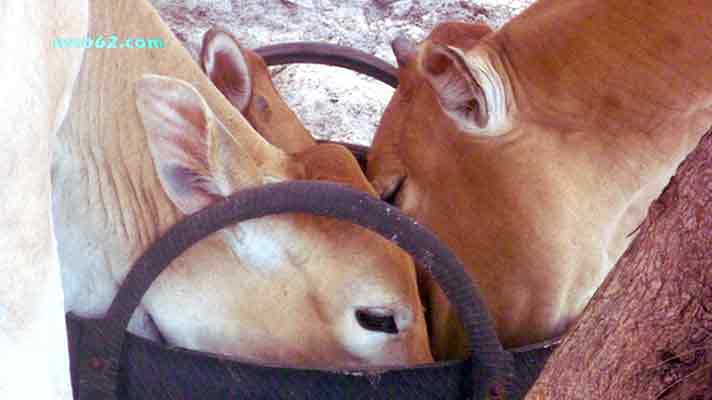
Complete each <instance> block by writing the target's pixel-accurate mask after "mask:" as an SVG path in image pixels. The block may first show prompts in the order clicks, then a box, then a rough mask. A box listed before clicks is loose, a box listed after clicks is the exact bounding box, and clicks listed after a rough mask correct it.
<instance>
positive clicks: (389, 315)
mask: <svg viewBox="0 0 712 400" xmlns="http://www.w3.org/2000/svg"><path fill="white" fill-rule="evenodd" d="M356 321H358V324H359V325H361V327H362V328H363V329H366V330H367V331H374V332H383V333H388V334H391V335H397V334H398V325H396V320H395V319H394V318H393V312H391V311H389V310H386V309H383V308H362V309H358V310H356Z"/></svg>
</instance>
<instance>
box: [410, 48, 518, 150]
mask: <svg viewBox="0 0 712 400" xmlns="http://www.w3.org/2000/svg"><path fill="white" fill-rule="evenodd" d="M420 66H421V70H422V71H423V74H424V75H425V77H426V79H427V80H428V81H429V82H430V84H431V85H432V87H433V89H434V90H435V92H436V93H437V96H438V100H439V101H440V105H441V106H442V108H443V110H444V111H445V113H446V114H447V115H448V116H449V117H450V118H452V119H453V121H454V122H455V123H456V124H457V125H458V127H459V128H460V129H461V130H462V131H465V132H468V133H472V134H477V135H486V136H496V135H499V134H502V133H503V132H504V130H503V129H502V127H503V126H502V125H503V124H502V122H503V120H505V119H506V115H505V114H506V106H505V104H504V101H505V98H504V89H503V86H502V85H501V80H500V79H499V77H498V76H496V75H497V73H496V72H495V71H494V68H492V67H491V66H489V64H488V62H487V61H485V60H482V59H480V58H479V56H473V57H471V59H468V58H467V57H466V56H465V54H464V53H463V52H462V50H460V49H458V48H455V47H451V46H444V45H439V44H433V43H432V42H426V43H425V44H424V46H423V50H422V53H421V57H420Z"/></svg>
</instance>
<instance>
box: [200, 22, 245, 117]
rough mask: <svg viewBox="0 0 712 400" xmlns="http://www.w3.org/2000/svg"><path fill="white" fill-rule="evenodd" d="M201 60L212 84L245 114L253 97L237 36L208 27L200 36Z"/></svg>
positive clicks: (243, 55)
mask: <svg viewBox="0 0 712 400" xmlns="http://www.w3.org/2000/svg"><path fill="white" fill-rule="evenodd" d="M200 63H201V66H202V68H203V71H205V73H206V74H207V75H208V76H209V77H210V80H211V81H212V82H213V84H214V85H215V87H217V88H218V90H220V92H221V93H222V94H223V95H224V96H225V97H226V98H227V99H228V100H230V103H232V105H234V106H235V107H236V108H237V109H238V110H240V112H241V113H243V114H244V113H245V110H246V109H247V106H248V105H249V104H250V100H251V99H252V73H251V71H250V67H249V63H248V62H247V59H246V57H245V54H244V53H243V52H242V49H241V48H240V45H239V44H238V42H237V39H235V37H234V36H232V34H231V33H229V32H227V31H225V30H223V29H220V28H212V29H210V30H209V31H208V32H207V33H206V34H205V36H203V48H202V50H201V51H200Z"/></svg>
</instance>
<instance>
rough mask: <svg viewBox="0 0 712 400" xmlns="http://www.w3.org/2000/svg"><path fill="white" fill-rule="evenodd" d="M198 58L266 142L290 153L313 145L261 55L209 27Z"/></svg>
mask: <svg viewBox="0 0 712 400" xmlns="http://www.w3.org/2000/svg"><path fill="white" fill-rule="evenodd" d="M200 60H201V65H202V67H203V71H205V73H206V74H208V76H209V77H210V80H211V81H212V82H213V84H214V85H215V87H217V88H218V89H219V90H220V92H222V93H223V94H224V95H225V97H227V99H228V100H230V102H231V103H232V104H233V105H234V106H235V107H237V108H238V109H239V110H240V112H241V113H242V115H244V116H245V118H246V119H247V120H248V121H249V122H250V124H251V125H252V126H253V127H254V128H255V130H256V131H257V132H259V133H260V135H262V137H264V138H265V139H267V141H268V142H270V143H272V144H273V145H275V146H277V147H279V148H280V149H282V150H284V151H286V152H287V153H292V154H293V153H297V152H299V151H302V150H305V149H307V148H309V147H311V146H313V145H314V144H315V141H314V139H313V138H312V137H311V135H310V134H309V132H308V131H307V129H306V128H305V127H304V125H302V123H301V122H300V121H299V119H298V118H297V116H296V115H295V114H294V112H293V111H292V110H291V109H290V108H289V106H287V104H286V103H285V102H284V100H283V99H282V97H281V96H280V95H279V92H277V90H276V89H275V87H274V84H273V83H272V78H271V77H270V74H269V69H268V68H267V64H265V62H264V60H263V59H262V57H260V56H258V55H257V54H255V53H254V52H253V51H251V50H249V49H245V48H242V47H241V46H240V44H239V43H238V41H237V40H236V39H235V37H234V36H233V35H232V34H231V33H230V32H228V31H226V30H224V29H221V28H212V29H211V30H209V31H208V32H207V33H206V34H205V36H204V37H203V47H202V50H201V53H200Z"/></svg>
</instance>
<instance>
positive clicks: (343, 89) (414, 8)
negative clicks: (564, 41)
mask: <svg viewBox="0 0 712 400" xmlns="http://www.w3.org/2000/svg"><path fill="white" fill-rule="evenodd" d="M151 1H152V2H153V4H154V5H155V6H156V7H157V8H158V10H159V12H160V13H161V15H162V17H163V18H164V20H165V21H166V22H167V23H168V24H169V25H170V26H171V28H172V29H173V31H174V32H175V34H176V36H178V38H179V39H181V40H182V41H183V43H184V44H185V45H186V47H187V48H188V50H189V51H190V52H191V53H192V54H193V56H194V57H195V56H196V55H197V54H198V51H199V45H200V41H201V39H202V36H203V33H204V32H205V31H207V30H208V29H210V28H211V27H212V26H215V25H220V26H223V27H226V28H228V29H229V30H231V31H232V32H233V33H234V34H235V35H236V36H237V37H238V38H239V39H240V40H241V41H242V43H243V44H244V45H246V46H248V47H252V48H254V47H259V46H264V45H268V44H274V43H281V42H290V41H298V40H309V41H327V42H330V43H335V44H339V45H345V46H351V47H354V48H357V49H360V50H363V51H366V52H368V53H371V54H374V55H377V56H379V57H381V58H383V59H385V60H387V61H389V62H391V63H395V60H394V58H393V55H392V53H391V49H390V41H391V39H393V38H394V37H396V36H397V35H401V34H404V35H407V36H409V37H410V38H412V39H415V40H418V39H422V38H423V37H424V36H426V35H427V34H428V32H429V31H430V30H431V29H432V27H433V26H435V25H436V24H438V23H439V22H442V21H448V20H469V21H472V20H479V21H486V22H487V23H489V24H490V25H491V26H493V27H498V26H501V25H502V24H503V23H505V22H506V21H507V20H509V19H510V18H511V17H513V16H514V15H516V14H518V13H519V12H521V11H522V10H523V9H524V8H526V7H527V6H528V5H529V4H531V3H533V2H534V0H509V1H507V0H474V1H467V0H151ZM272 74H273V77H274V79H275V82H276V84H277V86H278V89H279V90H280V92H281V93H282V95H283V96H284V98H285V99H286V101H287V102H288V103H289V104H290V105H291V106H292V108H293V109H294V110H295V111H296V112H297V114H298V115H299V116H300V118H301V119H302V121H304V123H305V125H306V126H307V128H309V130H310V131H311V132H312V133H313V134H314V135H315V136H317V137H319V138H329V139H332V140H343V141H349V142H354V143H359V144H369V143H370V142H371V139H372V137H373V133H374V131H375V128H376V125H377V124H378V120H379V118H380V115H381V113H382V112H383V108H384V107H385V105H386V103H387V102H388V99H389V98H390V96H391V95H392V93H393V90H392V89H391V88H390V87H388V86H386V85H384V84H382V83H380V82H377V81H375V80H373V79H371V78H368V77H364V76H358V75H357V74H355V73H353V72H351V71H347V70H343V69H340V68H334V67H326V66H317V65H293V66H289V67H275V68H273V69H272Z"/></svg>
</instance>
